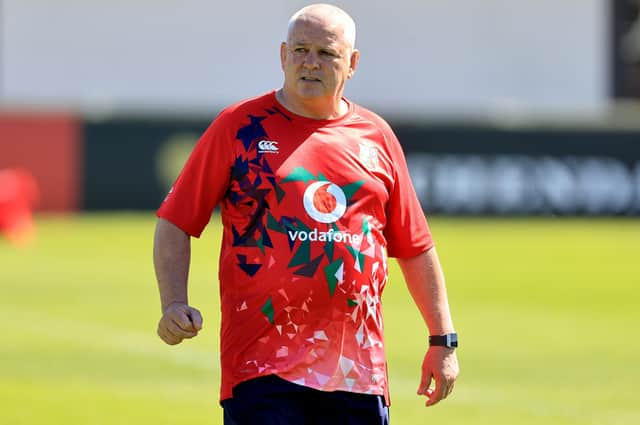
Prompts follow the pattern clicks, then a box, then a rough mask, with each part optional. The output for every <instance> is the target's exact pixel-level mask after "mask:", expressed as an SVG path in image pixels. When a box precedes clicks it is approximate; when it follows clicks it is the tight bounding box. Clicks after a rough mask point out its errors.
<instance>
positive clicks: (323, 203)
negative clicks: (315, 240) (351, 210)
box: [303, 181, 347, 223]
mask: <svg viewBox="0 0 640 425" xmlns="http://www.w3.org/2000/svg"><path fill="white" fill-rule="evenodd" d="M303 204H304V209H305V211H307V214H309V216H310V217H311V218H313V219H314V220H315V221H318V222H320V223H334V222H336V221H338V219H339V218H340V217H342V216H343V215H344V213H345V211H346V210H347V197H346V196H345V194H344V192H343V191H342V189H341V188H340V186H338V185H336V184H334V183H331V182H327V181H318V182H315V183H312V184H311V185H310V186H309V187H307V189H306V190H305V191H304V197H303Z"/></svg>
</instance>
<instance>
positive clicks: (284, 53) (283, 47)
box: [280, 41, 287, 71]
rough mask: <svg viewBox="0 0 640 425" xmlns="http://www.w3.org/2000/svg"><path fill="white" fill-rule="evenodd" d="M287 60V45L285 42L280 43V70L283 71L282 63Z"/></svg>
mask: <svg viewBox="0 0 640 425" xmlns="http://www.w3.org/2000/svg"><path fill="white" fill-rule="evenodd" d="M286 60H287V43H286V42H284V41H283V42H282V43H280V66H281V67H282V70H283V71H284V63H285V62H286Z"/></svg>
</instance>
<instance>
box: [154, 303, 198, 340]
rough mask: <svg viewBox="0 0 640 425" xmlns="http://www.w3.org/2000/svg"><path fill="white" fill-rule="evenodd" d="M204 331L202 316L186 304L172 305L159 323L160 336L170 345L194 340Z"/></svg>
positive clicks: (165, 311)
mask: <svg viewBox="0 0 640 425" xmlns="http://www.w3.org/2000/svg"><path fill="white" fill-rule="evenodd" d="M200 329H202V315H201V314H200V311H198V310H197V309H195V308H193V307H190V306H188V305H187V304H185V303H172V304H169V305H168V306H167V308H165V310H164V312H163V314H162V317H161V318H160V322H158V336H160V338H162V340H163V341H164V342H166V343H167V344H169V345H176V344H179V343H181V342H182V340H183V339H185V338H193V337H194V336H196V335H198V332H199V331H200Z"/></svg>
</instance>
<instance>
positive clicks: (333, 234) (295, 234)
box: [287, 229, 362, 243]
mask: <svg viewBox="0 0 640 425" xmlns="http://www.w3.org/2000/svg"><path fill="white" fill-rule="evenodd" d="M287 233H288V234H289V238H290V239H291V240H292V241H295V240H299V241H303V242H304V241H320V242H332V241H333V242H346V243H360V242H361V241H362V235H354V234H352V233H347V232H340V231H335V230H333V229H330V230H329V231H328V232H319V231H318V229H313V230H312V231H310V232H305V231H298V230H296V231H291V230H289V231H288V232H287Z"/></svg>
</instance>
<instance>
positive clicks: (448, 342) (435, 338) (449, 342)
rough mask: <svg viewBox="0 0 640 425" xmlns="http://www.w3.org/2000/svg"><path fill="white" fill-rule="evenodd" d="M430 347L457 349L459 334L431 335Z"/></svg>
mask: <svg viewBox="0 0 640 425" xmlns="http://www.w3.org/2000/svg"><path fill="white" fill-rule="evenodd" d="M429 345H434V346H439V347H448V348H456V347H457V346H458V334H457V333H450V334H444V335H431V336H430V337H429Z"/></svg>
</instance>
